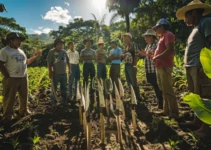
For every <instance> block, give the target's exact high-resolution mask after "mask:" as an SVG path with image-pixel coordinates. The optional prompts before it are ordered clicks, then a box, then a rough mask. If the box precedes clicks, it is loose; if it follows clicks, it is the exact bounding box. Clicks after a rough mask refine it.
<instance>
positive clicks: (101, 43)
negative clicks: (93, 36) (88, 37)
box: [97, 43, 105, 45]
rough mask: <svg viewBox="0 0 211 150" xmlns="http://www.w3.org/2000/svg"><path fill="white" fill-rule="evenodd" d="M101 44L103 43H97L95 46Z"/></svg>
mask: <svg viewBox="0 0 211 150" xmlns="http://www.w3.org/2000/svg"><path fill="white" fill-rule="evenodd" d="M101 44H105V43H97V45H101Z"/></svg>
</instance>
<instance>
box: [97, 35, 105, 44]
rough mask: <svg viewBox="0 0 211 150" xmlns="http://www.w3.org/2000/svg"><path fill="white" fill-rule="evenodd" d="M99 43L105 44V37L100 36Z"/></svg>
mask: <svg viewBox="0 0 211 150" xmlns="http://www.w3.org/2000/svg"><path fill="white" fill-rule="evenodd" d="M99 44H104V40H103V37H100V38H99V40H98V42H97V45H99Z"/></svg>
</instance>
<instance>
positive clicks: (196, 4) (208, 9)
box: [176, 0, 211, 19]
mask: <svg viewBox="0 0 211 150" xmlns="http://www.w3.org/2000/svg"><path fill="white" fill-rule="evenodd" d="M200 8H201V9H204V12H203V16H205V15H207V14H209V13H211V6H210V5H208V4H205V3H202V2H201V1H200V0H193V1H192V2H190V3H188V5H186V6H184V7H182V8H180V9H179V10H178V11H177V12H176V17H177V18H178V19H185V13H186V12H188V11H190V10H193V9H200Z"/></svg>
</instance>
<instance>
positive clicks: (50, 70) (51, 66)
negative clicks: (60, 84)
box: [47, 50, 53, 79]
mask: <svg viewBox="0 0 211 150" xmlns="http://www.w3.org/2000/svg"><path fill="white" fill-rule="evenodd" d="M47 63H48V73H49V78H50V79H52V77H53V69H52V68H53V55H52V50H50V51H49V52H48V56H47Z"/></svg>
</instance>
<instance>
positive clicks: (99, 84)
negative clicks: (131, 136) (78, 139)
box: [76, 78, 137, 150]
mask: <svg viewBox="0 0 211 150" xmlns="http://www.w3.org/2000/svg"><path fill="white" fill-rule="evenodd" d="M118 86H119V90H118V88H117V86H116V84H115V83H114V91H115V100H116V110H115V113H114V106H113V99H112V91H113V84H112V81H111V79H106V80H105V81H104V82H103V80H98V79H95V78H94V79H93V80H92V88H93V89H95V91H98V93H99V106H100V125H101V142H102V144H104V142H105V126H104V115H103V110H104V108H105V109H106V113H107V116H108V117H110V111H111V112H112V113H113V114H114V116H115V118H116V122H117V136H118V143H122V132H121V121H120V112H122V118H123V120H124V119H125V110H124V105H123V99H124V94H125V93H124V88H123V85H122V82H121V80H120V79H118ZM104 89H105V90H104ZM130 89H131V104H132V109H131V114H132V123H133V128H134V131H135V130H136V127H137V125H136V115H135V106H136V105H137V101H136V96H135V92H134V89H133V87H132V85H131V87H130ZM89 90H90V89H89V86H85V87H82V86H81V88H80V87H79V84H78V86H77V95H76V100H77V101H78V103H79V117H80V125H82V126H83V128H84V133H85V137H86V140H87V149H88V150H90V149H91V144H90V142H91V119H90V107H89V106H90V96H89ZM104 92H105V93H106V94H107V95H109V99H106V96H105V97H104V95H105V94H104ZM96 106H97V100H96V92H94V107H96ZM109 106H110V107H109ZM108 120H109V119H108Z"/></svg>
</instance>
